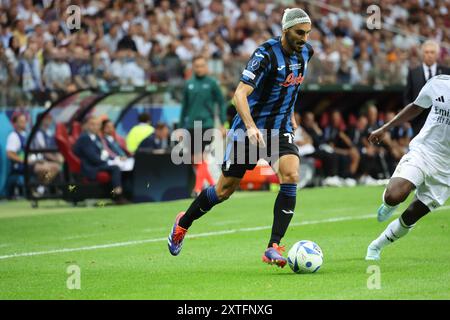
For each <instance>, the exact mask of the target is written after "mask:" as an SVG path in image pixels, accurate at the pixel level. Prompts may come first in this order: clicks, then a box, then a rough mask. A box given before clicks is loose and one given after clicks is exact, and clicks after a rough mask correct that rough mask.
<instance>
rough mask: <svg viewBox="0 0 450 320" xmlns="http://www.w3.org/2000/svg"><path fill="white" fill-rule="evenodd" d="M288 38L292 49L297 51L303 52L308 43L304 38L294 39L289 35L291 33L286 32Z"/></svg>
mask: <svg viewBox="0 0 450 320" xmlns="http://www.w3.org/2000/svg"><path fill="white" fill-rule="evenodd" d="M286 40H287V43H288V44H289V46H290V47H291V49H292V50H293V51H295V52H301V51H302V49H303V46H304V45H305V43H306V42H304V41H302V40H298V41H295V40H294V39H292V37H291V36H290V35H289V33H287V34H286Z"/></svg>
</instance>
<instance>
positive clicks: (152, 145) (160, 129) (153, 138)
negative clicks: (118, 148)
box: [138, 122, 170, 151]
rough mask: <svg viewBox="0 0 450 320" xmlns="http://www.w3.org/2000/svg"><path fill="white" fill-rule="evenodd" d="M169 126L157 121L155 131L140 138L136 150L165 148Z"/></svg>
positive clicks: (167, 143) (166, 146)
mask: <svg viewBox="0 0 450 320" xmlns="http://www.w3.org/2000/svg"><path fill="white" fill-rule="evenodd" d="M169 135H170V132H169V127H167V125H166V124H165V123H162V122H159V123H158V124H157V125H156V127H155V132H154V133H153V134H151V135H150V136H149V137H147V138H145V139H144V140H142V142H141V144H140V145H139V147H138V150H142V149H146V150H160V151H161V150H167V149H168V148H169V147H170V145H169Z"/></svg>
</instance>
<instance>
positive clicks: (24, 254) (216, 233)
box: [0, 214, 374, 260]
mask: <svg viewBox="0 0 450 320" xmlns="http://www.w3.org/2000/svg"><path fill="white" fill-rule="evenodd" d="M372 217H374V215H373V214H371V215H364V216H359V217H351V216H349V217H340V218H330V219H324V220H314V221H303V222H294V223H291V224H290V226H291V227H295V226H302V225H310V224H319V223H328V222H337V221H348V220H360V219H367V218H372ZM271 228H272V226H261V227H253V228H241V229H230V230H222V231H212V232H204V233H198V234H191V235H187V236H186V238H201V237H211V236H220V235H224V234H231V233H238V232H251V231H260V230H266V229H271ZM165 241H167V238H155V239H143V240H133V241H125V242H116V243H107V244H100V245H93V246H86V247H79V248H62V249H54V250H48V251H34V252H22V253H13V254H8V255H4V256H0V260H5V259H11V258H19V257H31V256H40V255H46V254H54V253H66V252H75V251H89V250H96V249H107V248H116V247H125V246H132V245H139V244H144V243H151V242H165Z"/></svg>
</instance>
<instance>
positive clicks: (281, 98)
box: [231, 37, 314, 133]
mask: <svg viewBox="0 0 450 320" xmlns="http://www.w3.org/2000/svg"><path fill="white" fill-rule="evenodd" d="M313 54H314V50H313V48H312V47H311V45H310V44H308V43H306V44H305V45H304V46H303V49H302V51H301V52H293V53H292V54H291V55H290V56H289V55H288V54H287V53H286V52H285V51H283V49H282V46H281V37H275V38H272V39H270V40H268V41H266V42H264V43H263V44H262V45H261V46H259V47H258V48H257V49H256V50H255V52H254V53H253V55H252V56H251V58H250V59H249V61H248V63H247V66H246V67H245V70H244V71H243V72H242V76H241V79H240V81H242V82H243V83H246V84H248V85H250V86H252V87H253V88H254V90H253V92H252V93H251V94H250V95H249V96H248V104H249V107H250V113H251V115H252V118H253V120H254V121H255V124H256V126H257V127H258V128H259V129H278V130H280V131H283V132H289V133H291V132H292V131H293V129H292V123H291V114H292V113H293V112H294V107H295V105H296V103H298V96H299V92H300V87H301V84H302V82H303V79H304V77H305V75H306V71H307V66H308V62H309V60H310V59H311V57H312V55H313ZM231 129H232V130H233V129H234V130H236V129H243V130H245V125H244V123H243V121H242V119H241V118H240V116H239V114H237V115H236V117H235V118H234V120H233V124H232V126H231Z"/></svg>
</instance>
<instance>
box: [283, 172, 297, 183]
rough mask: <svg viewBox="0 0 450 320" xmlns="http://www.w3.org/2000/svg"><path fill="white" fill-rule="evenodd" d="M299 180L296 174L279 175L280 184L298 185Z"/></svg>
mask: <svg viewBox="0 0 450 320" xmlns="http://www.w3.org/2000/svg"><path fill="white" fill-rule="evenodd" d="M299 180H300V177H299V175H298V172H287V173H285V174H282V175H281V182H282V183H298V181H299Z"/></svg>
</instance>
